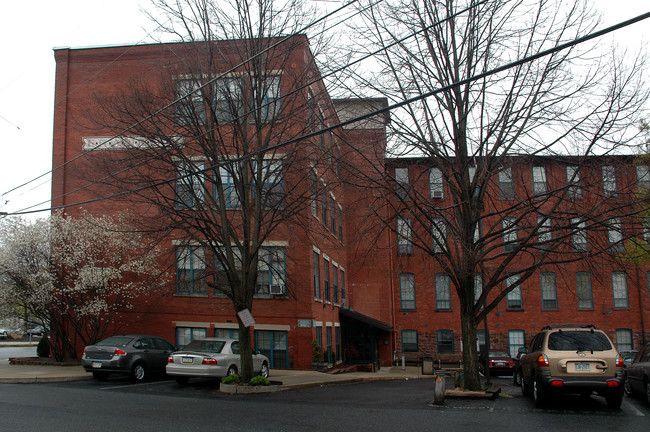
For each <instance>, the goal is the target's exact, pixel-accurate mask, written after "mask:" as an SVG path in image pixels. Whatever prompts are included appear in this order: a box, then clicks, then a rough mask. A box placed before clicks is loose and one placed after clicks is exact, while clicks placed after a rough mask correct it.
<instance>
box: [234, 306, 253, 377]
mask: <svg viewBox="0 0 650 432" xmlns="http://www.w3.org/2000/svg"><path fill="white" fill-rule="evenodd" d="M237 321H238V323H239V349H240V351H239V352H240V356H241V357H240V358H241V370H240V371H239V376H240V377H241V380H242V382H248V381H250V380H251V378H253V376H254V373H255V372H254V371H253V344H252V340H251V332H250V329H249V328H248V327H246V326H244V324H243V323H242V322H241V319H240V318H239V316H237Z"/></svg>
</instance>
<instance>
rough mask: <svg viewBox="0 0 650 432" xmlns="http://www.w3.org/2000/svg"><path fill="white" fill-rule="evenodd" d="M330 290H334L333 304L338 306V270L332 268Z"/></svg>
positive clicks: (334, 266)
mask: <svg viewBox="0 0 650 432" xmlns="http://www.w3.org/2000/svg"><path fill="white" fill-rule="evenodd" d="M332 288H333V289H334V293H333V294H334V299H333V303H334V304H339V268H338V267H337V266H336V265H333V266H332Z"/></svg>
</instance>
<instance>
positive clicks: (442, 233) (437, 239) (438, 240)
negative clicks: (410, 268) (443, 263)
mask: <svg viewBox="0 0 650 432" xmlns="http://www.w3.org/2000/svg"><path fill="white" fill-rule="evenodd" d="M431 234H432V236H433V252H434V253H443V252H445V251H446V250H447V222H446V221H445V220H444V219H443V218H433V220H432V221H431Z"/></svg>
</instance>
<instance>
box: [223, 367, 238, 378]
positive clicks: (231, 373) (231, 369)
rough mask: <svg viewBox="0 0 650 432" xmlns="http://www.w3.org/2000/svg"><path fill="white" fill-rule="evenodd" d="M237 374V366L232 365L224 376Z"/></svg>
mask: <svg viewBox="0 0 650 432" xmlns="http://www.w3.org/2000/svg"><path fill="white" fill-rule="evenodd" d="M236 374H237V366H235V365H232V366H230V367H229V368H228V372H226V376H230V375H236Z"/></svg>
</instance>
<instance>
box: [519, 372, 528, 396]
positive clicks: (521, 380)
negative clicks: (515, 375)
mask: <svg viewBox="0 0 650 432" xmlns="http://www.w3.org/2000/svg"><path fill="white" fill-rule="evenodd" d="M519 386H520V387H521V394H522V395H524V396H530V387H528V386H527V385H526V382H525V381H524V376H523V375H521V376H520V377H519Z"/></svg>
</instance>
